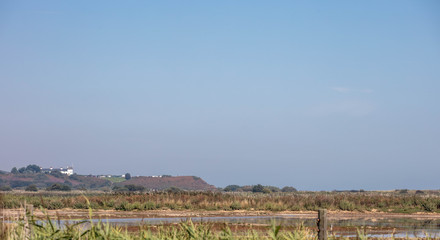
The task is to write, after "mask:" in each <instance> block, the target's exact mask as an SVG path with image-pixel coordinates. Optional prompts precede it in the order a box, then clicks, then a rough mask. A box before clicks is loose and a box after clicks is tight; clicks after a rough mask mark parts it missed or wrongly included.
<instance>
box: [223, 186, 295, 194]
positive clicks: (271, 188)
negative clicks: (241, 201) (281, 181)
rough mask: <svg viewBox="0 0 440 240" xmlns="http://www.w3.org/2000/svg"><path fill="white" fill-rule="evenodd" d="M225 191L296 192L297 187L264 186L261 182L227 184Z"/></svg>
mask: <svg viewBox="0 0 440 240" xmlns="http://www.w3.org/2000/svg"><path fill="white" fill-rule="evenodd" d="M223 191H225V192H255V193H271V192H296V191H297V190H296V188H294V187H290V186H285V187H283V188H281V189H280V188H278V187H274V186H263V185H261V184H257V185H253V186H239V185H229V186H226V187H225V188H224V189H223Z"/></svg>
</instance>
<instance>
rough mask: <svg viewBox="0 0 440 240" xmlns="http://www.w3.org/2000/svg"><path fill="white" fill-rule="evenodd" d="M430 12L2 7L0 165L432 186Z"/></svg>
mask: <svg viewBox="0 0 440 240" xmlns="http://www.w3.org/2000/svg"><path fill="white" fill-rule="evenodd" d="M439 77H440V4H439V2H438V1H327V2H324V1H319V2H311V1H277V2H268V1H131V2H127V1H73V2H72V1H2V2H1V3H0V161H1V169H3V170H10V169H11V168H12V167H14V166H25V165H28V164H31V163H35V164H38V165H41V166H45V167H48V166H54V167H59V166H67V165H71V164H73V165H74V167H75V170H76V172H78V173H80V174H90V173H92V174H106V173H111V174H119V173H121V174H123V173H125V172H130V173H131V174H132V175H159V174H171V175H196V176H200V177H202V178H203V179H205V180H206V181H207V182H208V183H211V184H214V185H216V186H220V187H224V186H226V185H229V184H239V185H246V184H258V183H261V184H264V185H275V186H280V187H281V186H286V185H289V186H294V187H296V188H298V189H303V190H333V189H397V188H411V189H439V188H440V186H439V185H438V180H439V179H438V169H439V168H440V107H439V103H440V95H439V90H440V81H439V80H440V79H439Z"/></svg>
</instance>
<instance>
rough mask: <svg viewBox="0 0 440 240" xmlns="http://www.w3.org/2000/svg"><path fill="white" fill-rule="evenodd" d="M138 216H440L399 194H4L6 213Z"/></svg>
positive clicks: (430, 205) (423, 198) (420, 199)
mask: <svg viewBox="0 0 440 240" xmlns="http://www.w3.org/2000/svg"><path fill="white" fill-rule="evenodd" d="M83 196H86V197H87V198H88V199H89V201H90V206H91V207H92V208H93V209H106V210H121V211H136V210H160V209H171V210H208V211H211V210H226V211H228V210H250V211H252V210H264V211H302V210H306V211H316V210H318V209H321V208H326V209H329V210H344V211H372V210H375V211H380V212H394V213H415V212H432V213H440V196H439V195H438V194H401V193H397V192H386V193H383V192H364V193H359V192H358V193H346V192H345V193H338V192H300V193H270V194H262V193H221V192H177V193H173V192H147V193H102V192H101V193H87V192H85V193H78V192H77V193H53V192H38V193H26V192H21V193H17V192H7V193H3V194H0V204H1V206H0V207H2V208H6V209H13V208H19V207H20V203H23V202H27V203H28V204H32V205H33V206H34V207H35V208H39V207H43V208H45V209H63V208H72V209H88V204H87V202H86V200H85V199H84V197H83Z"/></svg>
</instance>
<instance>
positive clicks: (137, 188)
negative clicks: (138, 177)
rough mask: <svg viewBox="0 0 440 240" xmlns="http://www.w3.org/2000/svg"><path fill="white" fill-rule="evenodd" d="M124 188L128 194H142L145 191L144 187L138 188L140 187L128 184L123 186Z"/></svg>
mask: <svg viewBox="0 0 440 240" xmlns="http://www.w3.org/2000/svg"><path fill="white" fill-rule="evenodd" d="M125 187H126V188H127V189H128V191H130V192H142V191H144V190H145V187H144V186H140V185H134V184H128V185H125Z"/></svg>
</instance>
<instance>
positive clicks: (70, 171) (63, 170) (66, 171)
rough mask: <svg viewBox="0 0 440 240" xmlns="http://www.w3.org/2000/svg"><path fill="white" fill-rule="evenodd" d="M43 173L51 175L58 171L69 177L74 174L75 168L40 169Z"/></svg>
mask: <svg viewBox="0 0 440 240" xmlns="http://www.w3.org/2000/svg"><path fill="white" fill-rule="evenodd" d="M40 169H41V171H42V172H44V173H51V172H55V171H58V172H60V173H62V174H66V175H67V176H70V175H72V174H73V167H67V168H53V167H50V168H40Z"/></svg>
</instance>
